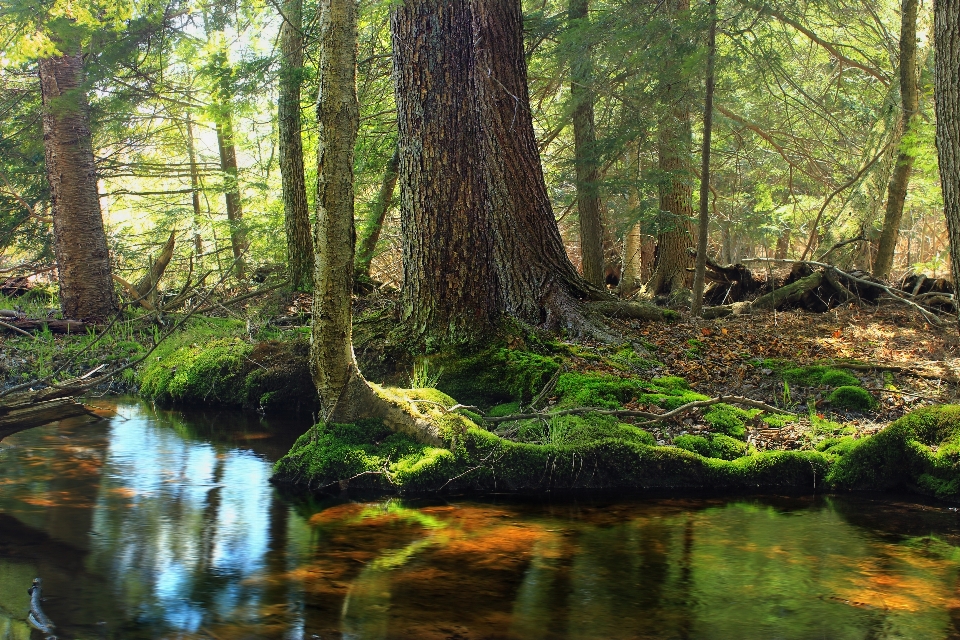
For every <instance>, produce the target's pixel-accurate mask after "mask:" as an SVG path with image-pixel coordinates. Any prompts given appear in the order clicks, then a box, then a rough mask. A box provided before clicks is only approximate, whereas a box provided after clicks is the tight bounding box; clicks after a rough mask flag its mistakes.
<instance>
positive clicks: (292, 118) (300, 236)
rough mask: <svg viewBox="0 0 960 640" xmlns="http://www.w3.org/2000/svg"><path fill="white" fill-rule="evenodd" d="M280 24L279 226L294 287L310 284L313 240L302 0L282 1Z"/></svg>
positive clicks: (303, 286)
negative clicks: (303, 102) (304, 131)
mask: <svg viewBox="0 0 960 640" xmlns="http://www.w3.org/2000/svg"><path fill="white" fill-rule="evenodd" d="M282 13H283V16H282V19H283V23H282V24H281V26H280V96H279V101H278V105H277V128H278V132H279V138H280V175H281V179H282V184H283V226H284V229H285V230H286V233H287V272H288V273H289V275H290V285H291V287H292V288H293V290H294V291H309V290H310V289H311V288H312V284H313V241H312V239H311V237H310V211H309V208H308V204H307V181H306V178H305V177H304V170H303V141H302V138H301V133H300V87H301V85H302V83H303V0H287V1H286V2H284V3H283V12H282Z"/></svg>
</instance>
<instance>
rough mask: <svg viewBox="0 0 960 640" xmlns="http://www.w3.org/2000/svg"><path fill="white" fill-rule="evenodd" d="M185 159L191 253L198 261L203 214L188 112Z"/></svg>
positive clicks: (191, 127) (194, 145)
mask: <svg viewBox="0 0 960 640" xmlns="http://www.w3.org/2000/svg"><path fill="white" fill-rule="evenodd" d="M187 159H188V160H189V162H190V200H191V202H192V204H193V251H194V253H195V254H196V256H197V257H198V259H199V256H200V254H202V253H203V236H202V235H201V234H200V228H201V226H202V222H201V221H200V220H201V218H202V215H203V214H202V211H201V209H200V170H199V168H198V167H197V150H196V143H195V142H194V137H193V120H192V119H191V117H190V112H187Z"/></svg>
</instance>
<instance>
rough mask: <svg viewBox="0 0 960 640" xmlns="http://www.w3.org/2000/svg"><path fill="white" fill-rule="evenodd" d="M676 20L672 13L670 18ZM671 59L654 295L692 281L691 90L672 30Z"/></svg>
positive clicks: (673, 1) (675, 6)
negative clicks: (674, 51)
mask: <svg viewBox="0 0 960 640" xmlns="http://www.w3.org/2000/svg"><path fill="white" fill-rule="evenodd" d="M665 7H666V9H667V10H668V11H669V12H670V13H671V14H676V13H678V12H686V11H689V10H690V2H689V0H670V1H669V2H667V3H666V4H665ZM673 19H674V20H676V18H675V17H674V18H673ZM671 40H672V48H674V49H676V50H677V52H676V55H674V56H672V57H673V58H676V59H675V60H671V61H667V67H666V69H664V71H663V74H664V78H665V79H664V80H663V93H662V95H661V97H660V101H661V104H663V105H665V109H664V112H663V115H662V117H661V118H660V123H659V127H660V131H659V134H658V140H657V163H658V168H659V170H660V175H661V177H660V186H659V190H660V216H659V218H660V219H659V222H660V224H659V227H660V228H659V231H658V232H657V254H656V258H655V262H654V267H653V276H652V277H651V278H650V282H649V283H648V284H647V290H648V291H649V292H650V293H652V294H654V295H659V294H665V293H670V292H671V291H674V290H677V289H681V288H689V287H690V286H691V284H693V273H692V271H688V269H692V268H693V266H694V265H693V258H692V256H691V255H690V252H689V251H688V249H690V248H692V247H693V232H694V229H693V224H692V223H691V222H690V220H691V218H692V217H693V202H692V198H693V194H692V189H691V186H690V177H691V171H690V162H691V157H690V145H691V144H692V142H691V138H692V134H691V130H690V104H689V102H690V95H689V93H690V90H689V86H688V84H689V81H688V79H687V78H686V72H685V70H684V69H683V64H682V60H681V58H682V57H683V56H682V55H681V51H680V49H681V45H682V42H681V39H680V36H679V35H678V34H677V33H673V34H671Z"/></svg>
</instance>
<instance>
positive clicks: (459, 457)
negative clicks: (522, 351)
mask: <svg viewBox="0 0 960 640" xmlns="http://www.w3.org/2000/svg"><path fill="white" fill-rule="evenodd" d="M627 429H633V431H634V432H639V431H640V430H639V429H636V428H634V427H627ZM631 436H632V437H631ZM649 442H650V440H649V439H648V438H644V437H643V436H640V435H639V434H637V433H630V432H629V431H624V432H621V433H619V434H616V433H615V434H611V435H605V436H601V437H596V438H593V439H590V438H584V439H582V440H580V441H579V442H572V443H570V444H529V443H520V442H514V441H511V440H506V439H504V438H501V437H499V436H497V435H495V434H493V433H490V432H488V431H485V430H483V429H480V428H479V427H476V426H470V427H469V428H468V429H467V430H466V432H465V433H463V434H462V435H461V436H460V437H459V438H457V440H456V442H454V443H451V446H450V447H449V448H442V447H430V446H426V445H421V444H418V443H416V442H414V441H413V440H410V439H409V438H406V437H405V436H402V435H399V434H395V433H393V432H391V431H390V430H389V429H386V428H385V427H383V426H382V424H380V423H377V422H364V423H359V424H355V425H326V426H324V425H318V426H317V427H315V428H313V429H311V431H310V432H308V433H306V434H304V435H303V436H301V437H300V439H299V440H298V441H297V442H296V444H295V445H294V446H293V448H292V449H291V450H290V453H289V454H287V455H286V456H285V457H283V458H282V459H281V460H280V461H279V462H277V465H276V467H275V476H274V480H275V481H277V482H279V483H284V484H297V485H301V486H305V487H307V486H309V487H310V488H313V489H326V490H332V489H343V488H346V487H351V488H354V489H357V488H361V489H372V490H379V491H389V492H397V493H403V494H428V493H437V492H442V493H445V492H449V493H463V492H493V491H511V492H543V491H547V490H575V489H648V488H671V489H677V488H682V489H703V488H710V489H720V488H727V489H735V488H770V489H773V488H781V489H782V488H790V487H795V488H796V487H803V488H813V487H814V486H815V485H816V483H817V482H818V479H819V478H823V477H824V476H825V475H826V472H827V469H828V459H827V457H826V456H825V455H824V454H822V453H819V452H816V451H803V452H800V451H779V452H768V453H759V454H753V455H748V456H745V457H740V458H737V459H735V460H730V461H728V460H721V459H717V458H707V457H704V456H702V455H699V454H697V453H692V452H690V451H686V450H684V449H681V448H678V447H658V446H653V445H651V444H648V443H649Z"/></svg>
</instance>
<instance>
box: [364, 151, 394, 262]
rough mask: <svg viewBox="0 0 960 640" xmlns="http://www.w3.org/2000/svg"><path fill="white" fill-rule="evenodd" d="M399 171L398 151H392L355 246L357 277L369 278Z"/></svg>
mask: <svg viewBox="0 0 960 640" xmlns="http://www.w3.org/2000/svg"><path fill="white" fill-rule="evenodd" d="M399 169H400V151H399V150H394V152H393V156H391V158H390V160H389V161H388V162H387V166H386V169H384V171H383V182H381V183H380V191H379V192H378V193H377V199H376V201H375V202H374V203H373V206H372V207H371V208H370V217H369V218H368V219H367V224H366V225H365V226H364V229H363V236H362V237H361V238H360V242H359V243H358V244H357V274H358V275H361V276H366V277H368V278H369V277H370V265H371V263H372V262H373V254H374V253H376V250H377V242H379V240H380V232H381V231H383V224H384V222H385V221H386V219H387V212H388V211H389V210H390V204H391V203H392V202H393V192H394V191H395V190H396V188H397V178H398V177H399V176H400V171H399Z"/></svg>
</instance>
